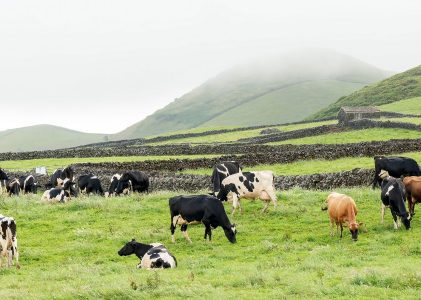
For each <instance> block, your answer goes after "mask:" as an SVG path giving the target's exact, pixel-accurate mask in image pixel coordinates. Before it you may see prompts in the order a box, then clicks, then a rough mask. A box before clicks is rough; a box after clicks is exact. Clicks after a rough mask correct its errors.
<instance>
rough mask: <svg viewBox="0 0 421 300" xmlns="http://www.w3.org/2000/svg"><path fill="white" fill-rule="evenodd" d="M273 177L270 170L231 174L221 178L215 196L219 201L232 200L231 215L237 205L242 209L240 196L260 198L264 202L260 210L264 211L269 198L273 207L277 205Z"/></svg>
mask: <svg viewBox="0 0 421 300" xmlns="http://www.w3.org/2000/svg"><path fill="white" fill-rule="evenodd" d="M274 179H275V178H274V175H273V172H272V171H258V172H244V173H237V174H233V175H230V176H228V177H227V178H225V179H224V180H222V184H221V190H220V191H219V193H218V195H217V197H218V199H220V200H221V201H232V206H233V210H232V214H233V215H234V213H235V211H236V209H237V208H238V207H239V208H240V211H242V208H241V204H240V199H241V198H252V199H255V198H260V199H261V200H262V201H265V202H266V204H265V206H264V207H263V209H262V212H265V211H266V209H267V208H268V206H269V202H270V200H272V202H273V205H274V207H275V208H276V206H277V199H276V192H275V186H274Z"/></svg>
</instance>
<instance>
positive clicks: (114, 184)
mask: <svg viewBox="0 0 421 300" xmlns="http://www.w3.org/2000/svg"><path fill="white" fill-rule="evenodd" d="M120 178H121V175H120V174H118V173H116V174H114V175H113V176H111V179H110V187H109V188H108V192H106V193H105V197H112V196H115V195H116V190H117V185H118V181H119V180H120Z"/></svg>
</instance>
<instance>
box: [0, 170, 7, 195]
mask: <svg viewBox="0 0 421 300" xmlns="http://www.w3.org/2000/svg"><path fill="white" fill-rule="evenodd" d="M8 180H9V177H7V174H6V172H4V171H3V170H2V169H1V168H0V194H2V193H3V189H6V182H7V181H8Z"/></svg>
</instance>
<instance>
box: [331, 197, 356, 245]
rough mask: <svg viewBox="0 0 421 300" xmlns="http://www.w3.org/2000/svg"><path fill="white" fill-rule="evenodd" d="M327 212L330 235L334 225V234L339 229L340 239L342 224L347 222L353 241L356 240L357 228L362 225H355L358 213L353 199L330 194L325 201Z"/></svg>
mask: <svg viewBox="0 0 421 300" xmlns="http://www.w3.org/2000/svg"><path fill="white" fill-rule="evenodd" d="M326 203H327V210H328V212H329V218H330V235H331V236H333V235H334V231H333V226H334V224H336V233H337V232H338V229H339V227H341V238H342V232H343V223H345V222H347V223H348V227H349V231H351V237H352V240H353V241H357V240H358V227H359V226H360V225H361V224H362V223H357V220H356V215H357V213H358V210H357V206H356V205H355V201H354V199H352V198H351V197H349V196H347V195H344V194H339V193H336V192H333V193H330V194H329V196H327V199H326Z"/></svg>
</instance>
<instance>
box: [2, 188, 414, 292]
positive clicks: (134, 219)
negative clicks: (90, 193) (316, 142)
mask: <svg viewBox="0 0 421 300" xmlns="http://www.w3.org/2000/svg"><path fill="white" fill-rule="evenodd" d="M340 191H341V192H345V193H348V194H349V195H351V196H352V197H354V199H355V200H356V203H357V206H358V208H359V213H358V216H357V220H358V221H360V222H361V221H362V222H364V223H365V226H366V232H362V233H361V234H360V236H359V240H358V241H357V242H352V241H351V237H350V234H349V231H348V230H346V229H345V230H344V238H343V239H342V240H340V239H339V237H338V236H335V237H330V236H329V221H328V216H327V213H326V212H325V211H321V210H320V208H321V206H322V205H323V203H324V200H325V198H326V196H327V194H328V192H325V191H306V190H301V189H293V190H289V191H282V192H280V193H278V200H279V206H278V208H277V209H276V210H274V208H273V206H270V207H269V211H268V212H267V213H266V214H261V213H260V210H261V208H262V203H261V201H258V200H257V201H254V202H253V201H249V200H242V204H243V208H244V213H243V214H242V215H240V214H237V215H236V216H235V217H234V218H232V217H231V216H229V217H230V219H231V221H232V222H234V223H236V224H237V229H238V234H237V243H236V244H230V243H229V242H228V241H227V239H226V238H225V235H224V233H223V230H222V229H221V228H217V229H215V230H214V231H213V241H212V242H211V243H209V242H205V241H204V240H203V234H204V227H203V226H202V225H195V226H189V235H190V237H191V239H192V240H193V244H191V245H190V244H188V243H187V242H186V241H185V240H184V238H183V237H182V234H181V232H180V230H179V228H177V230H176V239H177V243H176V244H172V243H171V241H170V240H171V239H170V230H169V225H170V218H169V209H168V198H169V197H171V196H173V195H175V193H169V192H158V193H152V194H149V195H132V196H130V197H118V198H109V199H105V198H100V197H90V198H86V197H85V198H83V197H81V198H77V199H74V200H72V201H71V202H69V203H66V204H54V205H53V204H47V203H41V202H40V200H39V199H40V195H36V196H21V197H20V198H9V197H5V196H0V213H2V214H4V215H11V216H14V217H15V218H16V220H17V225H18V240H19V248H20V262H21V266H22V268H21V269H20V270H17V269H15V268H10V269H5V268H2V269H0V276H1V278H2V281H1V282H2V288H1V289H0V296H1V297H2V298H7V299H22V298H25V299H43V298H60V299H86V298H95V299H97V298H103V299H142V298H161V299H175V298H177V299H185V298H188V297H195V298H198V297H200V298H203V299H215V298H220V299H238V298H248V299H267V298H271V299H274V298H276V299H277V298H304V297H306V298H313V299H314V298H326V299H327V298H343V299H349V298H380V299H385V298H401V299H415V298H418V297H419V294H420V292H421V271H420V263H419V262H420V260H419V258H420V255H421V246H420V243H419V237H420V234H421V217H420V216H421V212H420V211H419V210H420V207H416V211H417V210H418V215H416V216H415V218H414V221H413V223H412V227H413V229H412V230H410V231H406V230H404V229H403V228H401V229H400V230H397V231H395V230H393V222H392V217H391V215H390V212H387V213H386V218H385V224H384V225H382V224H380V199H379V195H380V191H379V190H378V189H377V190H374V191H373V190H371V189H368V188H355V189H343V190H340ZM225 208H226V210H227V212H228V213H230V211H231V207H230V205H229V204H226V205H225ZM131 238H136V239H137V240H138V241H140V242H145V243H151V242H162V243H163V244H164V245H166V246H167V247H168V249H169V250H170V251H171V252H172V253H173V254H174V255H175V256H176V258H177V260H178V267H177V268H176V269H172V270H156V271H150V270H140V269H136V268H135V266H136V264H137V263H138V259H137V258H136V257H135V256H128V257H119V256H118V255H117V251H118V250H119V249H120V248H121V247H122V246H123V245H124V243H125V242H127V241H128V240H130V239H131Z"/></svg>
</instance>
